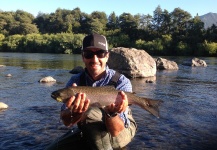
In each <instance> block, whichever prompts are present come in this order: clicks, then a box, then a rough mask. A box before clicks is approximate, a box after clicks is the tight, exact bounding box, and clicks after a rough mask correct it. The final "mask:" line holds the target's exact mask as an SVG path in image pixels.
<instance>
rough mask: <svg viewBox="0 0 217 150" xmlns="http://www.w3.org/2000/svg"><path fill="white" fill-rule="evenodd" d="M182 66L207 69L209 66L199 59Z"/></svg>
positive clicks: (188, 61) (187, 61)
mask: <svg viewBox="0 0 217 150" xmlns="http://www.w3.org/2000/svg"><path fill="white" fill-rule="evenodd" d="M182 65H184V66H192V67H207V64H206V62H205V61H204V60H202V59H199V58H193V59H189V60H185V61H184V62H183V63H182Z"/></svg>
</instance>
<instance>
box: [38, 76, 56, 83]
mask: <svg viewBox="0 0 217 150" xmlns="http://www.w3.org/2000/svg"><path fill="white" fill-rule="evenodd" d="M39 82H41V83H48V82H56V80H55V79H54V78H53V77H51V76H47V77H44V78H42V79H41V80H39Z"/></svg>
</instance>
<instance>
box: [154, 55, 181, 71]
mask: <svg viewBox="0 0 217 150" xmlns="http://www.w3.org/2000/svg"><path fill="white" fill-rule="evenodd" d="M156 65H157V69H159V70H178V69H179V67H178V65H177V63H176V62H174V61H170V60H167V59H165V58H161V57H158V58H157V59H156Z"/></svg>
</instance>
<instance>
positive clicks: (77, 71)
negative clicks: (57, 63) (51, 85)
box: [69, 66, 84, 74]
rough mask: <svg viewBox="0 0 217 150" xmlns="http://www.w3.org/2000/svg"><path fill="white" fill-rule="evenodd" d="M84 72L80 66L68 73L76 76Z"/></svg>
mask: <svg viewBox="0 0 217 150" xmlns="http://www.w3.org/2000/svg"><path fill="white" fill-rule="evenodd" d="M83 71H84V68H83V67H81V66H77V67H75V68H73V69H72V70H71V71H69V73H71V74H78V73H81V72H83Z"/></svg>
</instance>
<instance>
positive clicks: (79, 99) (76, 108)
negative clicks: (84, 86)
mask: <svg viewBox="0 0 217 150" xmlns="http://www.w3.org/2000/svg"><path fill="white" fill-rule="evenodd" d="M73 86H76V84H73ZM65 105H66V107H67V108H68V109H66V110H63V111H62V112H61V114H60V115H61V119H62V120H63V123H64V124H65V125H66V126H70V125H73V124H75V123H77V122H79V121H80V120H81V117H82V114H83V113H84V112H85V111H87V109H88V107H89V105H90V100H89V99H86V94H85V93H78V94H77V95H76V96H72V97H71V98H70V99H69V100H68V101H67V102H66V103H65Z"/></svg>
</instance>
